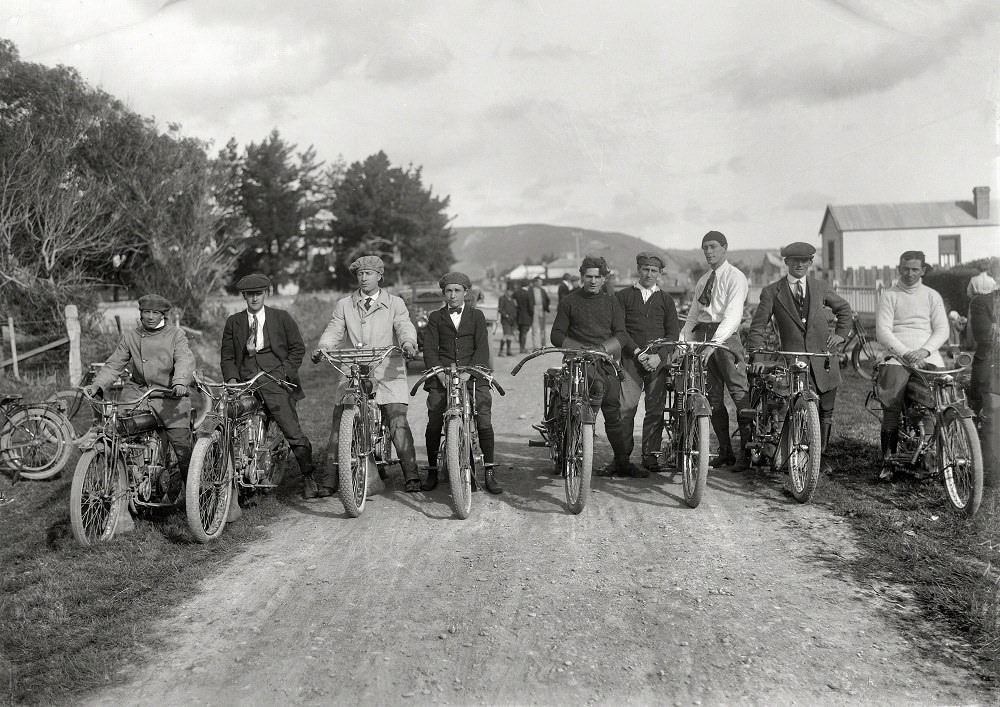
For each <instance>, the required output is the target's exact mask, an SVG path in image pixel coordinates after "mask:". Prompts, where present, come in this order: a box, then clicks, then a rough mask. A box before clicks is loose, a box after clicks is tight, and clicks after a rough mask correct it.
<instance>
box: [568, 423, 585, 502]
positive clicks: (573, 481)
mask: <svg viewBox="0 0 1000 707" xmlns="http://www.w3.org/2000/svg"><path fill="white" fill-rule="evenodd" d="M580 426H581V422H580V420H579V419H576V418H573V422H572V424H571V425H570V426H569V431H568V435H567V439H566V462H565V466H566V495H567V497H568V499H569V502H570V505H572V504H575V503H578V502H579V500H580V461H581V459H580V457H581V456H582V454H583V450H582V449H581V446H582V445H581V444H580V429H579V427H580Z"/></svg>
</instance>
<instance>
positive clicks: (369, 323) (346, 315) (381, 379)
mask: <svg viewBox="0 0 1000 707" xmlns="http://www.w3.org/2000/svg"><path fill="white" fill-rule="evenodd" d="M364 299H365V298H364V297H363V296H362V295H361V291H360V290H355V291H354V292H352V293H351V294H350V296H348V297H344V298H342V299H340V300H338V301H337V304H336V305H335V306H334V308H333V316H332V317H330V322H329V324H327V325H326V329H325V330H324V331H323V335H322V336H320V337H319V343H318V344H317V345H316V346H317V348H319V349H323V350H325V351H326V350H331V349H343V348H358V347H361V348H380V347H383V346H393V345H395V346H402V345H403V344H405V343H410V344H412V345H413V347H414V348H416V346H417V330H416V327H414V326H413V322H411V321H410V313H409V311H408V310H407V309H406V303H405V302H403V300H402V298H400V297H397V296H396V295H393V294H389V293H388V292H387V291H386V290H384V289H383V290H380V291H379V295H378V299H377V300H375V301H374V302H373V303H372V308H371V310H370V311H365V309H364V307H363V306H362V305H361V303H362V302H363V301H364ZM334 373H335V376H336V379H335V383H336V385H335V388H334V400H335V401H336V402H338V403H339V402H340V399H341V397H342V396H343V394H344V392H345V391H344V387H345V385H344V384H345V381H344V379H343V377H342V376H341V375H340V374H339V373H337V372H336V371H334ZM374 378H375V381H376V388H375V402H376V403H378V404H379V405H386V404H388V403H404V404H408V403H409V402H410V395H409V393H410V391H409V390H408V388H407V382H406V363H405V362H404V361H403V359H402V357H400V356H398V355H393V356H390V357H388V358H386V360H385V361H383V362H382V365H381V366H379V367H378V368H377V369H376V370H375V376H374Z"/></svg>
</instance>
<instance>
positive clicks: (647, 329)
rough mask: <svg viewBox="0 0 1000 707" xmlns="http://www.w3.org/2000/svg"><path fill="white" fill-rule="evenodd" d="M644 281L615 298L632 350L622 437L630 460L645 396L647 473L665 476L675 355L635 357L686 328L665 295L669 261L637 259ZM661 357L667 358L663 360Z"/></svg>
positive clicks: (626, 361)
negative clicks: (670, 358)
mask: <svg viewBox="0 0 1000 707" xmlns="http://www.w3.org/2000/svg"><path fill="white" fill-rule="evenodd" d="M635 263H636V269H637V270H638V273H639V280H638V282H636V283H635V285H634V286H632V287H627V288H624V289H621V290H618V292H616V293H615V297H617V298H618V302H619V304H621V306H622V309H623V310H624V312H625V331H626V332H628V335H629V339H630V341H629V344H628V345H627V346H626V347H625V351H624V352H623V353H624V356H623V358H622V368H623V369H624V371H625V382H624V383H623V384H622V434H623V435H624V437H625V449H626V450H628V451H627V453H626V455H630V454H631V453H632V449H633V447H634V442H633V438H632V433H633V430H634V428H635V414H636V410H637V409H638V407H639V398H640V396H641V395H642V393H643V391H645V393H646V395H645V407H646V414H645V416H644V417H643V419H642V467H643V469H646V470H648V471H659V470H660V464H659V459H658V454H659V452H660V446H661V445H662V444H663V406H664V405H665V404H666V400H667V363H668V362H667V359H666V355H667V354H668V353H669V351H662V352H661V351H651V352H649V353H644V354H641V355H640V356H638V357H637V356H636V355H635V352H636V351H637V350H638V349H641V348H642V347H644V346H645V345H646V344H647V343H648V342H650V341H652V340H653V339H660V338H664V337H665V338H668V339H673V340H676V339H677V334H678V333H679V332H680V322H679V321H678V319H677V307H675V306H674V300H673V299H672V298H671V297H670V295H668V294H667V293H665V292H664V291H663V290H661V289H660V287H659V284H658V280H659V279H660V273H661V272H662V270H663V265H664V263H663V259H662V258H661V257H660V256H658V255H656V254H655V253H639V255H637V256H636V258H635ZM661 353H662V354H663V356H662V357H661Z"/></svg>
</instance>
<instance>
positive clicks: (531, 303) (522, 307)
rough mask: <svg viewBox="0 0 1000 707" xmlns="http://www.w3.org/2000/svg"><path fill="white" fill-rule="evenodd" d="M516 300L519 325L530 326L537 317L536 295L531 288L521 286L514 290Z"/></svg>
mask: <svg viewBox="0 0 1000 707" xmlns="http://www.w3.org/2000/svg"><path fill="white" fill-rule="evenodd" d="M514 302H516V303H517V325H518V326H519V327H530V326H531V323H532V321H534V319H535V295H534V293H532V291H531V288H528V287H519V288H517V289H516V290H514Z"/></svg>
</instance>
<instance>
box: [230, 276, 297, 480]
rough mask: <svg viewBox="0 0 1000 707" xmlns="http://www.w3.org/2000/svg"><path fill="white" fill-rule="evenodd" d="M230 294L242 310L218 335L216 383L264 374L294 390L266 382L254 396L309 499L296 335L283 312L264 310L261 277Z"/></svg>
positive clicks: (265, 282) (266, 286) (266, 285)
mask: <svg viewBox="0 0 1000 707" xmlns="http://www.w3.org/2000/svg"><path fill="white" fill-rule="evenodd" d="M236 289H238V290H239V291H240V294H241V295H243V300H244V301H245V302H246V304H247V308H246V309H245V310H243V311H242V312H237V313H236V314H233V315H231V316H230V317H229V318H228V319H226V326H225V328H224V329H223V331H222V351H221V359H222V377H223V378H224V379H225V380H226V382H227V383H236V382H238V381H247V380H250V379H251V378H253V377H254V376H255V375H257V373H259V372H260V371H267V372H268V373H270V374H271V375H273V376H274V377H275V378H279V379H284V380H287V381H289V382H290V383H294V384H295V385H296V388H295V390H293V391H288V390H285V389H284V388H282V387H281V386H280V385H278V384H277V383H275V382H274V381H272V380H267V379H261V380H266V382H264V383H263V384H262V385H261V386H260V388H259V389H258V390H257V393H258V394H259V395H260V397H261V399H262V400H263V401H264V407H265V408H266V409H267V412H268V414H269V415H270V416H271V419H273V420H274V421H275V422H276V423H277V424H278V427H279V428H281V433H282V434H283V435H285V439H286V440H288V446H289V447H290V448H291V450H292V454H293V455H294V456H295V461H296V462H298V465H299V471H301V472H302V486H303V494H304V495H305V497H306V498H313V497H315V496H316V481H315V480H314V479H313V463H312V443H311V442H310V441H309V438H308V437H306V434H305V432H303V431H302V425H300V424H299V413H298V411H297V410H296V409H295V406H296V404H297V403H298V401H299V400H301V399H302V398H304V397H305V394H304V393H303V392H302V386H301V384H300V382H299V366H301V365H302V358H303V356H304V355H305V352H306V346H305V343H304V342H303V341H302V334H300V333H299V327H298V325H297V324H296V323H295V320H294V319H292V316H291V315H290V314H289V313H288V312H286V311H285V310H283V309H275V308H274V307H265V306H264V301H265V300H266V299H267V293H268V291H269V290H270V289H271V280H270V278H268V277H267V275H263V274H261V273H254V274H252V275H246V276H245V277H242V278H240V280H239V281H238V282H237V283H236ZM258 382H260V381H258Z"/></svg>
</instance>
